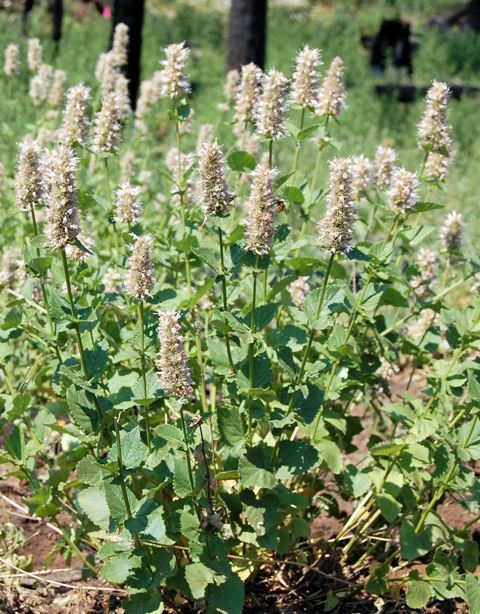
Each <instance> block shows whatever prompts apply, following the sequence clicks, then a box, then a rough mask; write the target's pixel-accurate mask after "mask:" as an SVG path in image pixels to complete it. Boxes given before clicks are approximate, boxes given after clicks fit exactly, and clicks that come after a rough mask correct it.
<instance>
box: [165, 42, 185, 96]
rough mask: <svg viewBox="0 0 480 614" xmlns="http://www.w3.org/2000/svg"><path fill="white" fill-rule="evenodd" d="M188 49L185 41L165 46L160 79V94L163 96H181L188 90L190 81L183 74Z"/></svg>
mask: <svg viewBox="0 0 480 614" xmlns="http://www.w3.org/2000/svg"><path fill="white" fill-rule="evenodd" d="M189 55H190V49H188V47H185V43H183V42H182V43H176V44H173V45H168V47H166V48H165V56H166V57H165V60H162V62H161V63H162V66H163V69H162V71H161V79H160V95H161V96H162V97H164V98H172V99H176V98H181V97H182V96H184V95H185V94H188V93H189V92H190V89H191V88H190V83H189V81H188V79H187V77H186V74H185V64H186V62H187V59H188V56H189Z"/></svg>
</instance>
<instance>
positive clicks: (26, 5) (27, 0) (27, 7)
mask: <svg viewBox="0 0 480 614" xmlns="http://www.w3.org/2000/svg"><path fill="white" fill-rule="evenodd" d="M33 4H34V0H24V2H23V12H22V32H23V35H24V36H27V34H28V14H29V13H30V11H31V10H32V9H33Z"/></svg>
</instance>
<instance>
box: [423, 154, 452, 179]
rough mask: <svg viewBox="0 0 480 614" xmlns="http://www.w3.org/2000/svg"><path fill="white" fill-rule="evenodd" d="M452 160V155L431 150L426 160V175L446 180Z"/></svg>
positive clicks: (430, 177)
mask: <svg viewBox="0 0 480 614" xmlns="http://www.w3.org/2000/svg"><path fill="white" fill-rule="evenodd" d="M451 161H452V159H451V156H444V155H443V154H441V153H439V152H437V151H429V152H428V154H427V160H426V162H425V171H424V174H425V177H428V178H429V179H436V180H437V181H445V179H446V178H447V175H448V167H449V166H450V162H451Z"/></svg>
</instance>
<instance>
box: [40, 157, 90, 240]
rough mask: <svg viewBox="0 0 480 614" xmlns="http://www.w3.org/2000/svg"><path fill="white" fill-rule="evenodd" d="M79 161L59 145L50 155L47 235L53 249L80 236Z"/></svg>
mask: <svg viewBox="0 0 480 614" xmlns="http://www.w3.org/2000/svg"><path fill="white" fill-rule="evenodd" d="M77 167H78V159H77V157H76V156H75V154H74V153H73V150H72V149H71V148H70V147H68V146H66V145H58V146H57V147H56V148H55V149H54V150H53V151H52V153H51V155H49V156H48V167H45V169H44V172H45V175H46V185H47V186H48V188H47V192H46V194H47V195H46V205H47V207H46V215H47V225H46V228H45V235H46V237H47V239H48V246H49V247H50V248H51V249H64V248H65V247H66V246H67V245H68V244H69V243H73V242H74V241H75V239H76V238H77V237H78V235H79V233H80V230H81V228H80V218H79V214H78V206H77V177H76V174H77Z"/></svg>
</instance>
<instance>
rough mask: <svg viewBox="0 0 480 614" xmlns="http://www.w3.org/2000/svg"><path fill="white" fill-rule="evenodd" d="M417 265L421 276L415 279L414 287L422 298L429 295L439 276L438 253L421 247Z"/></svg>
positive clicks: (416, 259) (413, 281) (416, 260)
mask: <svg viewBox="0 0 480 614" xmlns="http://www.w3.org/2000/svg"><path fill="white" fill-rule="evenodd" d="M415 264H416V265H417V267H418V270H419V275H418V276H417V277H414V279H413V280H412V285H413V287H414V288H415V291H416V292H417V294H418V296H420V297H422V296H425V294H427V292H428V290H429V288H431V286H432V284H433V282H434V281H435V278H436V276H437V252H435V251H433V250H431V249H428V248H427V247H421V248H420V250H419V252H418V255H417V257H416V258H415Z"/></svg>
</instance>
